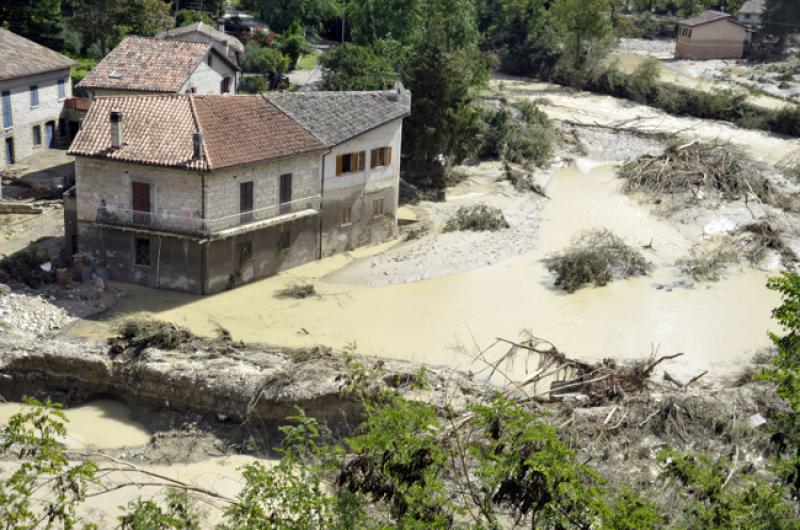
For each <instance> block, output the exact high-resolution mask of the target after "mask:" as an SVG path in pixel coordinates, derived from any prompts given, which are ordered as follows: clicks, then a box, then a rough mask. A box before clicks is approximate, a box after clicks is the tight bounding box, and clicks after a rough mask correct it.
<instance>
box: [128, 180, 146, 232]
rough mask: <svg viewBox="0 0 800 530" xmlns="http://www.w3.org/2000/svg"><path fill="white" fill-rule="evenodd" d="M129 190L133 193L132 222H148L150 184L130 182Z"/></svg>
mask: <svg viewBox="0 0 800 530" xmlns="http://www.w3.org/2000/svg"><path fill="white" fill-rule="evenodd" d="M131 192H132V195H133V201H132V204H133V208H131V209H132V210H133V222H134V223H135V224H142V225H149V224H150V212H151V204H150V184H149V183H148V182H132V183H131Z"/></svg>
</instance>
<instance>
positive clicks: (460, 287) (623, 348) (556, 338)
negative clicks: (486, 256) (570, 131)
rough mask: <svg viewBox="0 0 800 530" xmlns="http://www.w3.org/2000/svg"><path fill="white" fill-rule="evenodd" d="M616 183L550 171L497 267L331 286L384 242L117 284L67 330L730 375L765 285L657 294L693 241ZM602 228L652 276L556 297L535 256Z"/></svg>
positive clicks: (752, 330)
mask: <svg viewBox="0 0 800 530" xmlns="http://www.w3.org/2000/svg"><path fill="white" fill-rule="evenodd" d="M618 186H619V182H618V180H617V179H616V178H615V174H614V171H613V167H611V166H599V167H594V168H593V169H590V170H588V172H587V173H582V172H580V171H578V170H576V169H573V168H569V169H565V170H562V171H559V172H558V173H557V174H556V175H555V177H554V178H553V180H552V181H551V183H550V185H549V187H548V189H547V191H548V194H549V195H550V197H551V200H549V201H548V202H547V203H546V204H545V206H544V209H543V218H544V219H543V222H542V224H541V226H540V228H539V246H538V248H537V249H536V250H534V251H533V252H529V253H527V254H523V255H521V256H517V257H515V258H510V259H508V260H505V261H501V262H499V263H497V264H495V265H491V266H487V267H483V268H478V269H474V270H471V271H467V272H462V273H458V274H452V275H448V276H442V277H438V278H433V279H429V280H424V281H420V282H416V283H405V284H395V285H387V286H381V287H368V286H361V285H352V284H348V285H339V284H337V283H335V280H336V276H337V275H338V274H343V273H346V271H347V265H348V263H352V262H354V261H355V260H357V259H359V258H361V259H363V257H364V256H367V255H369V254H371V253H375V252H380V251H382V250H384V249H386V248H388V247H389V246H390V245H384V246H379V247H373V248H369V249H361V250H359V251H358V252H356V253H354V254H350V255H343V256H337V257H334V258H330V259H326V260H323V261H320V262H314V263H309V264H307V265H304V266H302V267H298V268H295V269H292V270H289V271H286V272H284V273H282V274H279V275H278V276H276V277H273V278H269V279H266V280H263V281H260V282H257V283H254V284H251V285H248V286H245V287H242V288H239V289H236V290H233V291H228V292H224V293H221V294H217V295H214V296H208V297H201V296H193V295H186V294H180V293H171V292H163V291H153V290H150V289H144V288H140V287H131V286H121V285H120V286H118V287H120V288H121V289H123V290H125V291H126V292H128V294H129V296H128V297H127V298H125V299H123V300H122V301H121V302H120V303H118V305H117V306H116V307H115V309H114V312H113V313H112V314H111V315H109V318H108V319H107V320H105V321H103V322H85V323H82V324H80V325H79V327H77V328H75V330H74V332H75V333H78V334H82V335H88V336H92V337H97V338H104V337H107V336H109V335H110V334H111V332H112V328H113V326H114V325H115V324H116V323H118V322H119V321H120V320H122V319H124V318H126V317H130V316H133V315H138V316H152V317H156V318H160V319H165V320H169V321H172V322H175V323H177V324H181V325H185V326H188V327H189V328H191V329H193V330H194V331H195V332H197V333H200V334H207V335H213V334H214V333H215V331H216V329H217V326H218V325H221V326H223V327H225V328H226V329H228V330H229V331H230V332H231V333H232V334H233V336H234V337H235V338H236V339H239V340H245V341H256V342H266V343H270V344H277V345H288V346H310V345H315V344H323V345H328V346H332V347H335V348H341V347H343V346H345V345H346V344H348V343H351V342H355V343H356V344H357V346H358V351H359V352H361V353H363V354H369V355H378V356H384V357H391V358H400V359H408V360H413V361H417V362H423V363H428V364H446V365H450V366H454V367H458V368H461V369H464V370H475V369H477V368H480V367H481V366H480V365H477V364H474V363H473V362H472V359H471V356H470V354H469V353H468V352H474V350H475V344H476V343H477V344H479V345H480V346H481V347H483V346H486V345H488V344H489V343H491V342H493V341H494V340H495V338H496V337H505V338H511V339H514V338H517V337H518V336H519V334H520V332H521V331H522V330H530V331H532V332H533V333H534V334H536V335H537V336H540V337H544V338H547V339H548V340H550V341H552V342H553V343H555V344H556V345H557V346H558V347H559V349H560V350H562V351H564V352H566V353H567V354H568V355H571V356H574V357H579V358H582V359H587V360H599V359H602V358H605V357H616V358H637V357H641V356H643V355H647V354H649V353H650V351H651V349H652V348H654V347H659V348H660V352H661V353H665V354H666V353H676V352H684V353H685V356H684V357H683V358H681V359H680V360H678V361H676V363H675V364H672V365H670V370H671V371H672V370H673V369H674V370H675V372H676V373H686V374H691V373H696V371H697V370H700V369H715V370H717V373H721V372H725V371H730V370H731V369H733V368H735V367H736V366H735V365H736V363H738V362H742V361H747V360H748V359H749V358H750V357H751V356H752V354H753V353H754V352H755V351H756V350H757V349H759V348H761V347H763V346H765V345H767V344H768V339H767V335H766V332H767V330H768V328H769V327H770V310H771V308H773V307H774V306H775V305H776V304H777V302H778V298H777V296H775V295H774V294H773V293H771V292H769V291H768V290H767V289H766V288H765V284H766V281H767V276H768V275H767V274H766V273H763V272H759V271H755V270H752V269H749V268H748V269H745V270H738V269H732V270H731V271H730V272H729V274H728V275H727V277H725V278H724V279H723V280H721V281H719V282H716V283H708V284H698V285H696V286H695V287H693V288H680V287H679V288H674V289H670V288H669V287H667V288H658V286H659V285H662V286H663V285H667V286H669V285H670V284H672V283H674V282H675V281H676V280H677V279H680V277H679V276H678V274H677V271H676V270H675V268H674V266H673V263H674V261H675V259H676V258H678V257H681V256H684V255H686V253H687V251H688V249H689V247H690V246H691V244H692V241H693V240H697V238H699V237H700V233H693V232H692V229H691V228H689V227H685V226H675V225H672V224H670V223H668V222H666V221H664V220H661V219H658V218H656V217H654V216H653V215H651V214H650V213H649V212H648V211H647V209H646V208H645V207H643V206H642V205H640V204H638V203H636V202H635V201H633V200H632V199H630V198H629V197H627V196H624V195H622V194H621V193H619V192H618ZM597 227H606V228H609V229H610V230H612V231H614V232H615V233H617V234H618V235H619V236H621V237H622V238H623V239H625V240H626V241H627V242H628V243H629V244H631V245H635V246H644V245H648V244H650V243H651V244H652V248H653V250H643V251H642V252H644V253H645V255H646V257H647V258H648V259H649V260H651V261H652V262H653V263H654V265H655V270H654V272H653V273H652V274H651V275H650V276H648V277H639V278H634V279H628V280H624V281H617V282H613V283H611V284H609V285H607V286H605V287H599V288H595V287H591V288H586V289H582V290H580V291H578V292H577V293H575V294H566V293H564V292H563V291H560V290H558V289H554V288H553V286H552V278H551V276H550V274H549V273H548V272H547V270H546V269H545V267H544V265H543V263H542V259H543V258H544V257H546V256H548V255H549V254H551V253H552V252H554V251H558V250H560V249H562V248H564V247H565V246H566V245H567V244H568V243H569V241H570V239H571V238H572V237H573V236H574V235H575V234H576V233H577V232H579V231H581V230H583V229H589V228H597ZM334 271H339V272H337V274H331V273H333V272H334ZM297 282H311V283H314V285H315V286H316V289H317V291H318V292H319V293H320V296H318V297H314V298H309V299H305V300H286V299H278V298H275V296H274V295H275V293H276V291H278V290H279V289H282V288H284V287H285V286H286V285H289V284H292V283H297ZM464 350H466V351H467V353H465V352H464Z"/></svg>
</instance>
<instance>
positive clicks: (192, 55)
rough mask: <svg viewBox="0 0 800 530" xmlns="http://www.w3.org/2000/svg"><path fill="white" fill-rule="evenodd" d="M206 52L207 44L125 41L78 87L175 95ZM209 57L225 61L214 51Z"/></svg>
mask: <svg viewBox="0 0 800 530" xmlns="http://www.w3.org/2000/svg"><path fill="white" fill-rule="evenodd" d="M209 50H213V48H212V46H211V44H210V43H203V42H183V41H167V40H161V39H153V38H148V37H125V39H123V41H122V42H121V43H120V44H119V46H117V47H116V48H114V49H113V50H111V51H110V52H109V53H108V55H106V56H105V57H104V58H103V60H102V61H100V62H99V63H98V64H97V66H95V68H94V70H92V71H91V72H89V75H87V76H86V77H84V78H83V79H82V80H81V82H80V83H78V86H79V87H83V88H105V89H112V90H113V89H115V90H137V91H146V92H173V93H175V92H178V91H179V90H180V89H181V87H183V85H184V83H186V80H187V79H188V78H189V76H190V75H191V74H192V72H193V71H194V69H195V68H196V67H197V65H198V64H199V63H200V61H201V60H203V58H204V57H205V55H206V53H207V52H208V51H209ZM213 53H215V54H216V55H217V56H219V57H221V58H222V59H223V60H225V61H229V59H228V58H227V57H223V56H222V54H219V53H218V52H217V51H216V50H213Z"/></svg>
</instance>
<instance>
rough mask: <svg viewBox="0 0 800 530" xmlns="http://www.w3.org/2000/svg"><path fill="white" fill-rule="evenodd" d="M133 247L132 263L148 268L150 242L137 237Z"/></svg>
mask: <svg viewBox="0 0 800 530" xmlns="http://www.w3.org/2000/svg"><path fill="white" fill-rule="evenodd" d="M135 245H136V246H135V255H134V263H136V265H144V266H145V267H149V266H150V240H149V239H143V238H138V237H137V238H136V241H135Z"/></svg>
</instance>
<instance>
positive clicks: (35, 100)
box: [31, 85, 39, 107]
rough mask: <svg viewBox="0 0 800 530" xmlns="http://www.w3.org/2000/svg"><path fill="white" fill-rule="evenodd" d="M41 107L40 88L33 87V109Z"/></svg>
mask: <svg viewBox="0 0 800 530" xmlns="http://www.w3.org/2000/svg"><path fill="white" fill-rule="evenodd" d="M38 106H39V87H38V86H36V85H31V107H38Z"/></svg>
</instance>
